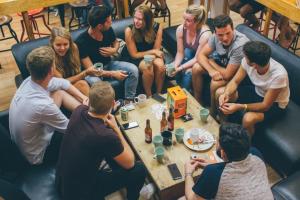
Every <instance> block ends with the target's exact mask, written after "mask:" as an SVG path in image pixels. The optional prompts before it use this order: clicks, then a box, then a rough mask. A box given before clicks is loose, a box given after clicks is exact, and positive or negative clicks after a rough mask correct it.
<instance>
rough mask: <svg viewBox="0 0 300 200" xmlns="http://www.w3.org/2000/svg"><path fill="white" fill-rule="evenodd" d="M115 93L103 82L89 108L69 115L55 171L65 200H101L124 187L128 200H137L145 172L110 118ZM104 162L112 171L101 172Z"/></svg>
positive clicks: (94, 90)
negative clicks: (104, 161)
mask: <svg viewBox="0 0 300 200" xmlns="http://www.w3.org/2000/svg"><path fill="white" fill-rule="evenodd" d="M114 99H115V92H114V90H113V88H112V87H111V85H110V84H109V83H108V82H106V81H101V82H97V83H95V84H94V85H93V86H92V87H91V89H90V94H89V100H90V101H89V106H85V105H83V106H79V107H78V108H77V109H76V110H75V111H74V112H73V114H72V116H71V118H70V123H69V126H68V129H67V134H66V135H65V136H64V138H63V141H62V145H61V150H60V155H59V160H58V164H57V170H56V185H57V187H58V189H59V192H60V193H61V195H62V198H63V199H64V200H76V199H78V200H79V199H89V200H104V197H105V196H106V195H108V194H110V193H112V192H115V191H116V190H118V189H121V188H123V187H126V189H127V199H128V200H137V199H138V198H139V191H140V189H141V188H142V186H143V184H144V181H145V176H146V171H145V167H144V165H142V164H141V163H140V162H135V156H134V154H133V151H132V150H131V148H130V146H129V144H128V143H127V141H126V140H125V138H124V136H123V135H122V133H121V130H120V129H119V126H118V124H117V122H116V120H115V117H114V116H113V115H112V114H110V112H111V110H112V108H113V106H114V104H115V101H114ZM103 160H106V161H107V162H108V164H109V166H110V168H111V169H106V168H104V169H103V168H101V167H100V165H101V163H102V161H103Z"/></svg>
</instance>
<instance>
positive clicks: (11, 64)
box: [0, 0, 280, 200]
mask: <svg viewBox="0 0 300 200" xmlns="http://www.w3.org/2000/svg"><path fill="white" fill-rule="evenodd" d="M196 2H197V0H196ZM198 2H199V0H198ZM168 5H169V8H170V10H171V15H172V25H177V24H180V23H181V22H182V14H183V12H184V10H185V8H186V7H187V0H168ZM46 15H47V12H45V16H46ZM12 16H13V21H12V27H13V29H14V30H15V31H16V32H17V35H18V37H19V38H20V36H21V32H22V29H21V24H20V20H21V18H20V17H19V16H17V15H16V14H13V15H12ZM230 16H231V17H232V18H233V21H234V23H235V25H237V24H240V23H242V22H243V20H242V19H241V18H240V17H239V15H237V14H235V13H232V12H231V13H230ZM69 17H70V14H69V12H68V11H67V13H66V17H65V20H66V24H68V21H69ZM38 23H39V27H40V30H41V32H48V31H47V30H46V28H45V27H44V26H43V24H42V23H41V22H38ZM53 26H60V22H59V17H58V16H55V15H54V13H51V15H50V27H53ZM166 26H167V25H166ZM5 34H6V35H9V33H8V31H7V30H5ZM1 38H2V36H0V39H1ZM15 43H16V42H15V40H13V39H10V40H5V41H0V50H3V49H9V48H10V47H11V46H12V45H13V44H15ZM0 58H1V59H0V64H1V67H2V68H1V69H0V110H5V109H8V108H9V104H10V101H11V98H12V97H13V95H14V93H15V91H16V86H15V83H14V77H15V75H17V74H19V70H18V68H17V65H16V63H15V61H14V58H13V56H12V54H11V52H10V51H7V52H1V53H0ZM268 174H269V180H270V184H274V183H275V182H277V181H278V180H279V179H280V177H279V176H278V175H277V174H276V173H275V172H274V171H273V170H272V169H271V168H270V167H268ZM108 199H110V200H119V199H123V198H122V195H120V194H119V193H117V194H115V193H114V194H113V195H111V196H110V197H109V198H108Z"/></svg>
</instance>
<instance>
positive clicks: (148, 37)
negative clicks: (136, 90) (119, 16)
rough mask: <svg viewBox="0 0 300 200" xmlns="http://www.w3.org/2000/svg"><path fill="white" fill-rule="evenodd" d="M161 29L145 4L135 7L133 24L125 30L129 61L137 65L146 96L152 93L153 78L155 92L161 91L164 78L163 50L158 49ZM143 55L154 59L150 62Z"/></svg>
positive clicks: (160, 40)
mask: <svg viewBox="0 0 300 200" xmlns="http://www.w3.org/2000/svg"><path fill="white" fill-rule="evenodd" d="M162 30H163V27H162V25H161V24H158V23H155V22H154V20H153V14H152V12H151V9H150V8H149V7H148V6H145V5H142V6H139V7H137V8H136V9H135V12H134V19H133V25H132V26H129V27H127V28H126V30H125V41H126V45H127V49H128V53H129V55H130V57H131V58H130V61H131V62H132V63H134V64H136V65H137V66H139V69H140V71H141V73H142V79H143V85H144V89H145V93H146V95H147V96H151V95H152V92H151V87H152V84H153V82H154V80H155V84H156V92H157V93H161V91H162V87H163V83H164V79H165V64H164V60H163V52H162V51H161V50H160V48H161V42H162ZM145 55H152V56H153V58H154V59H153V61H152V62H151V63H150V64H149V63H148V62H147V63H146V62H145V61H144V60H143V57H144V56H145Z"/></svg>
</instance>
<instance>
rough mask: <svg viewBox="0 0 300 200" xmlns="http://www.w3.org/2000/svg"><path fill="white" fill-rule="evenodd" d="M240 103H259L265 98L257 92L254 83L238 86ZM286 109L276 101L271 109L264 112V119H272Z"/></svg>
mask: <svg viewBox="0 0 300 200" xmlns="http://www.w3.org/2000/svg"><path fill="white" fill-rule="evenodd" d="M238 96H239V97H238V100H237V102H238V103H242V104H243V103H244V104H248V103H258V102H263V100H264V98H263V97H261V96H259V95H258V94H256V92H255V86H254V85H243V86H240V87H238ZM285 110H286V109H282V108H280V107H279V105H278V103H277V102H274V103H273V105H272V106H271V107H270V108H269V110H267V111H265V112H264V121H269V120H272V118H274V117H277V118H278V116H280V115H283V114H284V112H285Z"/></svg>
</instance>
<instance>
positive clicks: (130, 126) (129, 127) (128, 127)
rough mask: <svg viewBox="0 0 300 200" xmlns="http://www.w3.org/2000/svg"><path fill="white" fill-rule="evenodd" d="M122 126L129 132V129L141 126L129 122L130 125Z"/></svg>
mask: <svg viewBox="0 0 300 200" xmlns="http://www.w3.org/2000/svg"><path fill="white" fill-rule="evenodd" d="M122 126H123V128H124V129H125V130H128V129H131V128H135V127H138V126H139V124H138V123H137V122H128V123H125V124H122Z"/></svg>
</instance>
